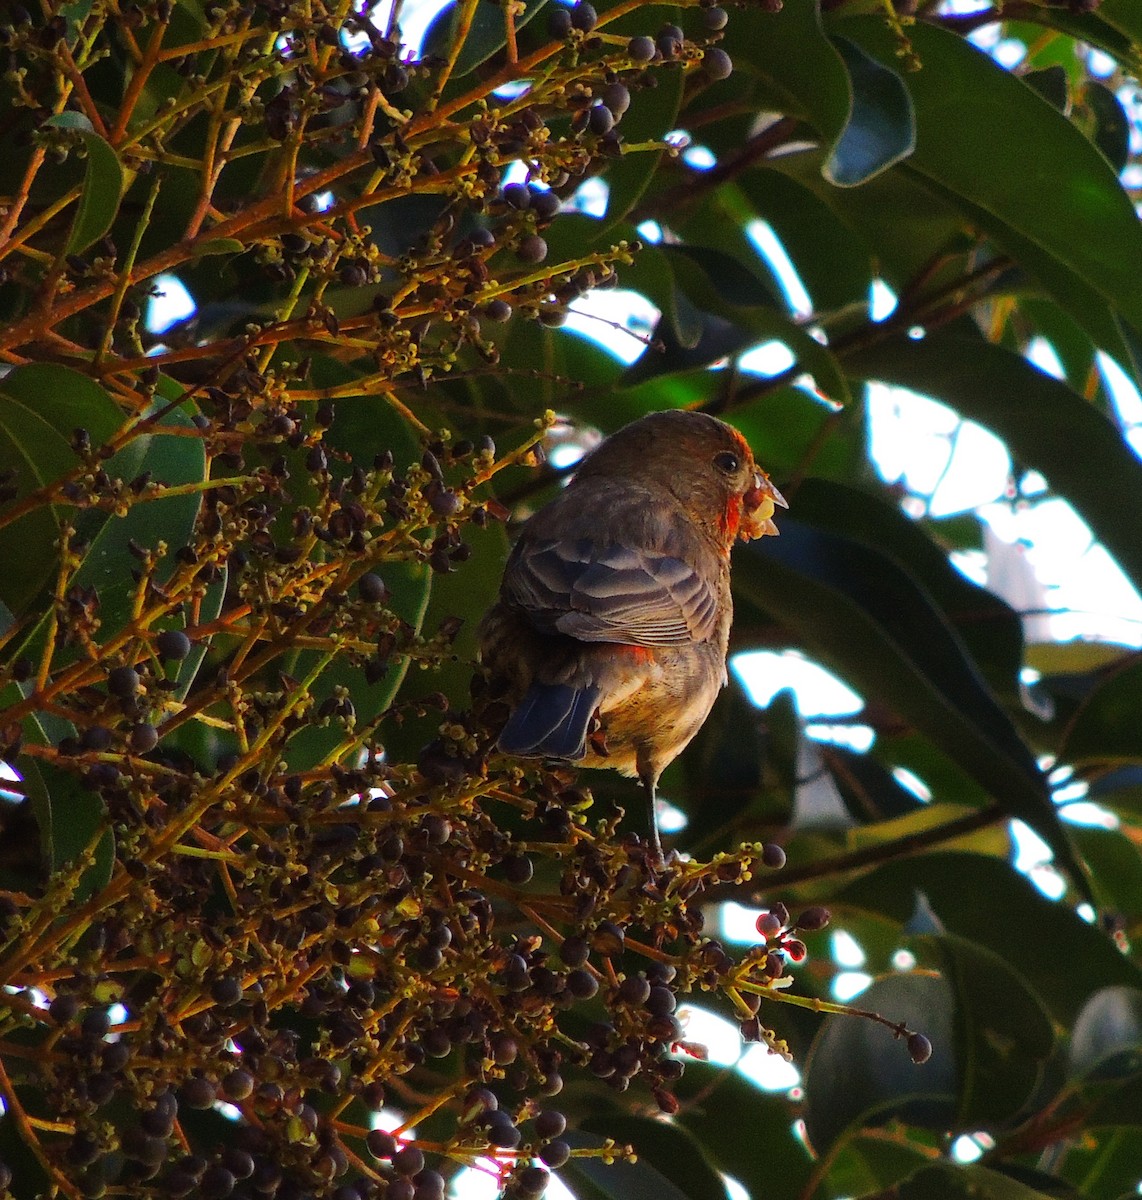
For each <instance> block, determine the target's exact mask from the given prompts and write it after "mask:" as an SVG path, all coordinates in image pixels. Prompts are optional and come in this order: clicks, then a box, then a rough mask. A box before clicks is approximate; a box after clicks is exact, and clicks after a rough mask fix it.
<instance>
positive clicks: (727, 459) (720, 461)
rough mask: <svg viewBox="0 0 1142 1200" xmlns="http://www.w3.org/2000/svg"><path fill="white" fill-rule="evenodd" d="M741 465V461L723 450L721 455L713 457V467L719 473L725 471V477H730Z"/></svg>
mask: <svg viewBox="0 0 1142 1200" xmlns="http://www.w3.org/2000/svg"><path fill="white" fill-rule="evenodd" d="M741 465H742V463H741V459H740V458H738V456H737V455H736V454H732V453H731V452H730V451H729V450H723V451H722V453H721V454H715V455H714V466H715V467H717V468H718V470H719V471H725V473H726V474H727V475H732V474H733V473H734V472H735V471H737V469H738V468H739V467H740V466H741Z"/></svg>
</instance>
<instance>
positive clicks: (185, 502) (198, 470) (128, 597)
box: [74, 411, 206, 629]
mask: <svg viewBox="0 0 1142 1200" xmlns="http://www.w3.org/2000/svg"><path fill="white" fill-rule="evenodd" d="M180 425H181V426H183V427H186V426H189V425H190V420H189V418H187V417H186V416H184V415H183V414H182V413H180V412H178V411H175V412H172V413H171V414H169V415H168V416H167V417H166V418H165V419H164V420H163V422H162V423H161V424H159V425H158V426H156V428H155V431H154V432H153V433H150V434H147V435H144V440H143V446H144V448H143V451H142V459H141V462H142V470H144V471H149V472H150V474H151V479H152V481H153V482H154V483H156V484H160V485H163V486H165V487H177V486H178V485H180V484H195V483H200V482H202V480H203V479H204V478H205V475H206V451H205V448H204V446H203V444H202V442H201V440H200V439H199V438H196V437H181V436H179V435H177V434H175V433H173V432H167V431H166V429H164V426H167V427H170V426H180ZM111 461H112V462H114V460H111ZM201 500H202V497H201V493H200V492H189V493H186V494H182V495H175V496H164V495H163V494H162V490H161V489H160V490H159V491H158V492H157V493H156V498H155V499H153V500H150V499H148V500H142V501H137V502H136V503H134V504H133V505H132V506H131V508H130V509H129V510H128V511H127V513H126V515H125V516H122V517H119V516H113V517H112V518H111V519H110V520H109V521H108V522H107V523H106V524H105V525H104V526H103V527H102V528H101V529H100V531H99V532H98V534H96V536H95V537H94V539H93V540H92V542H91V545H90V546H89V547H88V551H87V554H86V555H85V557H84V560H83V562H82V563H81V564H80V567H79V570H78V571H76V573H75V579H74V582H75V584H76V585H77V586H79V587H92V588H94V589H95V591H96V592H97V593H98V596H99V607H100V616H101V619H102V620H103V621H105V622H108V623H109V624H110V625H111V627H112V628H114V629H118V628H120V627H121V625H122V624H123V623H125V622H127V621H128V620H129V619H130V614H131V604H132V596H133V595H134V591H135V586H136V585H135V582H134V580H133V579H132V578H131V570H132V567H133V566H134V564H135V559H134V558H133V557H132V555H131V552H130V549H129V547H130V544H131V543H132V542H134V543H137V544H138V545H140V546H144V547H146V548H148V549H154V548H155V547H157V545H158V543H159V542H160V541H163V542H165V543H166V546H167V553H168V557H167V559H166V561H165V563H164V566H163V568H162V569H160V571H159V572H158V579H159V580H160V581H162V580H163V579H166V578H168V577H169V576H170V574H171V573H172V572H173V571H174V569H175V565H176V564H175V560H174V559H173V557H172V556H173V554H174V552H175V551H176V550H178V549H180V548H181V547H183V546H185V545H186V544H187V542H188V539H189V538H190V536H191V533H192V531H193V529H194V522H195V518H196V517H197V515H198V508H199V505H200V504H201Z"/></svg>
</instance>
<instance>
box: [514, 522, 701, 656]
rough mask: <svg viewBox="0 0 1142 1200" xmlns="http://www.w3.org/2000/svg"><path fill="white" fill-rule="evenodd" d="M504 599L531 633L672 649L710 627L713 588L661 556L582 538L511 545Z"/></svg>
mask: <svg viewBox="0 0 1142 1200" xmlns="http://www.w3.org/2000/svg"><path fill="white" fill-rule="evenodd" d="M503 598H504V600H505V601H506V602H507V603H508V604H510V605H511V606H512V607H514V608H516V609H518V610H520V611H522V612H524V613H525V614H526V615H527V617H528V619H529V620H530V621H531V622H532V624H534V625H535V626H536V627H537V628H538V629H541V630H543V631H545V632H551V633H564V634H567V635H568V636H570V637H574V638H578V639H579V640H580V641H584V642H620V643H622V644H625V645H632V646H677V645H682V644H685V643H687V642H702V641H705V640H706V639H707V638H709V637H710V636H711V635H712V634H713V632H714V629H715V627H716V624H717V595H716V593H715V591H714V587H713V586H712V585H711V584H710V583H709V582H707V581H706V580H705V579H703V578H702V576H701V575H700V574H699V573H698V572H697V571H696V570H695V569H694V568H693V567H692V566H691V565H690V564H689V563H687V562H685V561H683V560H682V559H680V558H674V557H672V556H670V555H667V554H660V553H655V552H653V551H647V550H639V549H636V548H634V547H632V546H624V545H620V544H616V543H612V544H611V545H597V544H596V543H594V542H592V541H591V540H589V539H580V540H577V541H572V540H568V539H552V540H542V541H541V540H531V539H527V538H524V539H523V540H522V541H521V542H520V543H519V544H517V546H516V549H515V551H514V552H513V554H512V557H511V560H510V561H509V563H508V567H507V571H506V572H505V575H504V584H503Z"/></svg>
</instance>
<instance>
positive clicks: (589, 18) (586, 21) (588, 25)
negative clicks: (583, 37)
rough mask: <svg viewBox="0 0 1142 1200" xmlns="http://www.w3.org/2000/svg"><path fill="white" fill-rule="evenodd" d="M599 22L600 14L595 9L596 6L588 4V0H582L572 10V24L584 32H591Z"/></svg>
mask: <svg viewBox="0 0 1142 1200" xmlns="http://www.w3.org/2000/svg"><path fill="white" fill-rule="evenodd" d="M598 23H599V14H598V13H597V12H596V11H595V6H594V5H593V4H588V3H587V2H586V0H580V2H579V3H578V4H576V5H575V7H574V8H573V9H572V10H571V24H572V25H574V26H575V28H576V29H578V30H581V31H582V32H583V33H590V32H591V30H592V29H594V28H595V26H596V25H598Z"/></svg>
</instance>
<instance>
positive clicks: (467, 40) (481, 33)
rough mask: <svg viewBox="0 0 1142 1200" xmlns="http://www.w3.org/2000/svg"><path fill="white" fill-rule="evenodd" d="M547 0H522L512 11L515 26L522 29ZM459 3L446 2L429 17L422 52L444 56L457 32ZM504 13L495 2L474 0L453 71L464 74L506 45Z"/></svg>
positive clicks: (458, 27) (447, 52)
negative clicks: (476, 0)
mask: <svg viewBox="0 0 1142 1200" xmlns="http://www.w3.org/2000/svg"><path fill="white" fill-rule="evenodd" d="M546 4H547V0H525V2H524V3H522V4H520V5H519V6H518V8H517V10H516V14H515V27H516V29H517V30H519V29H522V28H523V27H524V26H525V25H526V24H527V23H528V22H529V21H530V20H532V18H533V17H535V16H536V14H537V13H539V12H540V11H541V10H542V9H543V7H544V6H545V5H546ZM462 9H463V5H461V4H449V5H448V7H447V8H445V9H443V10H442V11H441V12H440V14H439V15H438V16H437V17H436V18H435V19H434V20H433V22H432V25H431V26H430V27H429V30H428V32H427V33H426V34H425V37H424V54H425V55H426V56H427V55H439V56H440V57H443V58H446V57H448V55H449V53H450V52H451V50H452V48H453V46H454V44H455V41H456V38H457V37H458V36H459V35H460V14H461V11H462ZM506 20H507V14H506V11H505V9H504V8H502V7H501V6H500V5H498V4H489V3H487V0H478V3H477V4H476V7H475V12H474V13H473V14H472V24H471V26H470V27H469V29H468V32H467V34H466V36H465V37H464V44H463V46H462V47H461V48H460V53H459V54H458V55H457V57H456V69H455V74H456V75H458V76H459V75H467V74H468V72H469V71H473V70H475V69H476V67H478V66H479V65H480V64H481V63H483V62H487V60H488V59H489V58H491V57H492V55H493V54H495V53H496V52H497V51H498V50H502V49H503V48H504V46H505V45H507V26H506Z"/></svg>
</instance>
